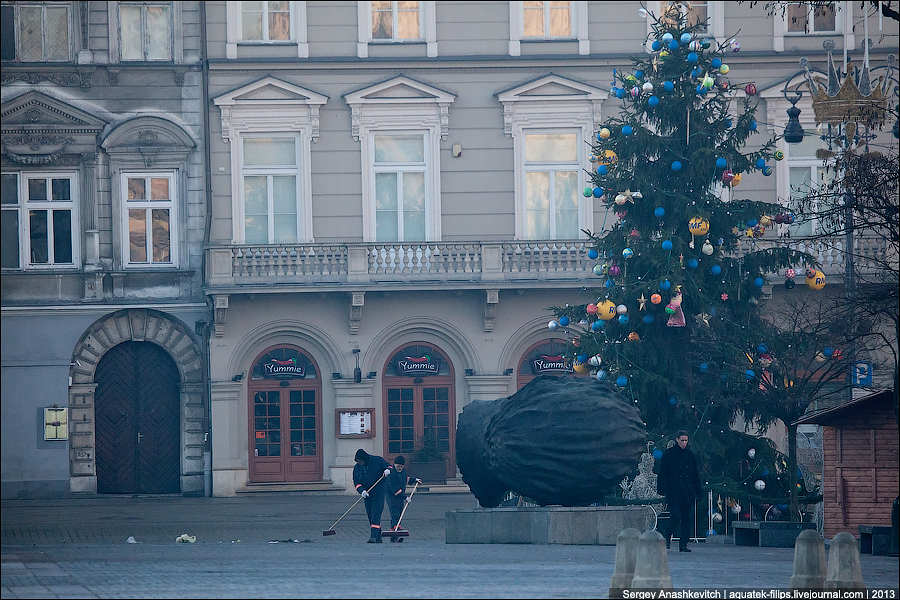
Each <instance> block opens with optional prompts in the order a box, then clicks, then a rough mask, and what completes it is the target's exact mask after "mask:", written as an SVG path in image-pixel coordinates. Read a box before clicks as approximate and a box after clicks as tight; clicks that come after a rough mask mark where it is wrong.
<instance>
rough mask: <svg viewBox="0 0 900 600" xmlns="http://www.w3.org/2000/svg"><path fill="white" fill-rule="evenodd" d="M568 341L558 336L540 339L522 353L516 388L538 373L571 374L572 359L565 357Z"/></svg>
mask: <svg viewBox="0 0 900 600" xmlns="http://www.w3.org/2000/svg"><path fill="white" fill-rule="evenodd" d="M567 351H568V343H567V342H566V341H565V340H563V339H559V338H551V339H547V340H541V341H540V342H538V343H536V344H534V345H532V346H531V347H530V348H528V350H526V351H525V352H524V353H523V354H522V358H521V359H520V360H519V368H518V369H517V372H516V390H520V389H522V388H523V387H525V385H527V384H528V382H529V381H531V380H532V379H534V378H535V377H537V376H538V375H571V374H573V373H574V370H573V369H572V359H571V358H566V356H565V354H566V352H567Z"/></svg>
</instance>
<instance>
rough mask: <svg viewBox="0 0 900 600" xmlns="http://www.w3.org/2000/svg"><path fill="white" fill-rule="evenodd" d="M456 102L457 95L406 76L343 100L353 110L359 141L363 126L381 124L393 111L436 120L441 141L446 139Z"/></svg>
mask: <svg viewBox="0 0 900 600" xmlns="http://www.w3.org/2000/svg"><path fill="white" fill-rule="evenodd" d="M455 100H456V96H455V95H453V94H451V93H450V92H447V91H444V90H442V89H440V88H436V87H434V86H431V85H428V84H427V83H422V82H421V81H416V80H415V79H410V78H409V77H405V76H403V75H400V76H397V77H392V78H391V79H388V80H387V81H382V82H380V83H376V84H374V85H370V86H367V87H364V88H362V89H360V90H356V91H355V92H350V93H349V94H344V101H345V102H347V104H348V105H349V106H350V111H351V133H352V135H353V137H354V139H356V140H359V128H360V124H363V125H365V124H366V121H372V122H373V123H377V122H378V121H382V120H384V119H383V115H385V114H386V111H390V110H393V111H396V112H398V113H404V114H407V115H412V116H413V117H414V118H424V117H433V118H434V119H437V120H438V121H439V123H440V128H441V132H440V133H441V139H446V137H447V134H448V131H449V113H450V105H451V104H452V103H453V102H454V101H455ZM432 120H433V119H432Z"/></svg>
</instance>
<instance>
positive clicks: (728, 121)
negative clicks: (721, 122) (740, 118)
mask: <svg viewBox="0 0 900 600" xmlns="http://www.w3.org/2000/svg"><path fill="white" fill-rule="evenodd" d="M732 125H734V123H733V122H732V120H731V119H725V127H727V128H728V129H731V126H732Z"/></svg>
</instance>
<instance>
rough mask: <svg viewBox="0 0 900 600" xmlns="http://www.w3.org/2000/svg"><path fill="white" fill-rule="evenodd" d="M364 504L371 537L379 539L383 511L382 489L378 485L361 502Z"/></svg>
mask: <svg viewBox="0 0 900 600" xmlns="http://www.w3.org/2000/svg"><path fill="white" fill-rule="evenodd" d="M363 502H365V504H366V516H367V517H369V526H370V527H369V529H370V530H371V537H375V536H376V535H377V536H378V537H381V513H382V511H384V489H383V488H382V487H381V486H380V485H378V486H376V487H375V489H374V490H372V491H371V492H369V497H368V498H366V499H365V500H363Z"/></svg>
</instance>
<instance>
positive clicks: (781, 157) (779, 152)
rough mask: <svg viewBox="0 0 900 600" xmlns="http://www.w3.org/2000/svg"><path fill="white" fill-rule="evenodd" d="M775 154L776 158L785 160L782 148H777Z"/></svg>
mask: <svg viewBox="0 0 900 600" xmlns="http://www.w3.org/2000/svg"><path fill="white" fill-rule="evenodd" d="M773 156H774V158H775V160H784V152H783V151H781V150H776V151H775V154H774V155H773Z"/></svg>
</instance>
